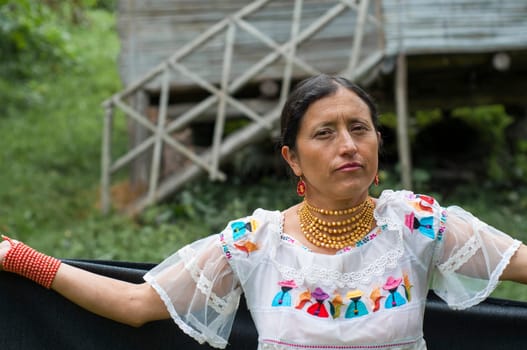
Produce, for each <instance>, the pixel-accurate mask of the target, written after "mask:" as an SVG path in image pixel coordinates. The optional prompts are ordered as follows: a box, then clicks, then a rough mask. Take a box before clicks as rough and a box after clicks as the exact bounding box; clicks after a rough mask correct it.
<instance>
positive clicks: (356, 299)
mask: <svg viewBox="0 0 527 350" xmlns="http://www.w3.org/2000/svg"><path fill="white" fill-rule="evenodd" d="M362 294H363V293H362V291H360V290H358V289H356V290H352V291H349V292H348V293H347V294H346V298H348V299H349V300H350V303H349V304H348V309H347V310H346V316H345V317H346V318H353V317H360V316H364V315H367V314H368V309H367V308H366V304H364V302H362V301H361V300H360V299H361V297H362Z"/></svg>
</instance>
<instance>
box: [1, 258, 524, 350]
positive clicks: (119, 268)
mask: <svg viewBox="0 0 527 350" xmlns="http://www.w3.org/2000/svg"><path fill="white" fill-rule="evenodd" d="M65 262H66V263H69V264H72V265H75V266H77V267H80V268H83V269H86V270H89V271H92V272H96V273H99V274H102V275H106V276H111V277H114V278H118V279H122V280H126V281H130V282H136V283H140V282H142V281H143V280H142V276H143V275H144V274H145V272H146V271H148V270H149V269H151V268H152V267H153V265H151V264H138V263H124V262H114V261H82V260H67V261H65ZM424 332H425V339H426V340H427V344H428V348H429V349H430V350H434V349H447V350H455V349H479V350H481V349H493V350H496V349H525V348H526V347H527V303H523V302H515V301H508V300H502V299H492V298H489V299H487V300H486V301H485V302H483V303H481V304H480V305H477V306H475V307H473V308H470V309H468V310H464V311H452V310H450V309H448V308H447V307H446V305H445V304H444V303H443V302H442V301H440V300H439V299H438V298H437V297H435V296H434V295H432V294H431V295H430V296H429V298H428V301H427V306H426V314H425V325H424ZM256 337H257V334H256V330H255V328H254V324H253V322H252V320H251V318H250V315H249V313H248V311H247V306H246V305H245V303H244V301H243V298H242V302H241V304H240V309H239V311H238V313H237V315H236V320H235V323H234V327H233V331H232V335H231V338H230V343H231V345H229V347H228V349H240V350H242V349H256ZM0 349H1V350H34V349H38V350H47V349H53V350H58V349H65V350H92V349H109V350H120V349H123V350H124V349H126V350H134V349H138V350H139V349H172V350H173V349H185V350H186V349H190V350H192V349H212V348H211V347H209V346H207V345H199V344H198V343H197V342H195V341H194V340H193V339H191V338H190V337H188V336H187V335H185V334H184V333H183V332H182V331H180V330H179V328H178V327H177V326H176V325H175V324H174V322H173V321H172V320H165V321H158V322H151V323H149V324H146V325H144V326H143V327H140V328H134V327H129V326H126V325H122V324H119V323H116V322H113V321H110V320H107V319H104V318H102V317H99V316H96V315H93V314H91V313H89V312H87V311H85V310H83V309H81V308H80V307H78V306H76V305H74V304H72V303H71V302H69V301H67V300H65V299H64V298H62V297H61V296H59V295H58V294H57V293H55V292H53V291H49V290H46V289H44V288H42V287H40V286H38V285H36V284H34V283H33V282H30V281H28V280H26V279H24V278H21V277H19V276H16V275H14V274H11V273H6V272H2V273H0Z"/></svg>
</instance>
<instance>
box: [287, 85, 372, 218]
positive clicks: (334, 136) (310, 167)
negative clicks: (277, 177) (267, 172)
mask: <svg viewBox="0 0 527 350" xmlns="http://www.w3.org/2000/svg"><path fill="white" fill-rule="evenodd" d="M379 141H380V134H379V133H378V132H377V131H376V130H375V127H374V125H373V122H372V119H371V115H370V111H369V109H368V106H367V105H366V103H365V102H364V101H362V100H361V99H360V98H359V97H358V96H357V95H356V94H355V93H354V92H352V91H349V90H347V89H346V88H343V87H339V89H338V90H337V92H336V93H335V94H333V95H331V96H327V97H324V98H322V99H320V100H318V101H315V102H314V103H313V104H311V105H310V106H309V108H308V109H307V110H306V113H305V115H304V117H303V118H302V121H301V124H300V128H299V131H298V135H297V139H296V149H295V150H292V149H291V148H289V147H288V146H284V147H283V148H282V155H283V157H284V159H285V160H286V161H287V162H288V164H289V166H290V167H291V169H292V170H293V172H294V173H295V175H296V176H302V177H303V179H304V181H305V183H306V188H307V189H306V198H307V199H308V200H309V201H310V202H311V203H312V204H314V205H318V206H320V207H325V208H330V207H334V206H336V205H338V204H337V203H336V202H342V204H343V205H344V204H345V205H355V204H356V203H359V202H361V201H363V200H364V199H365V198H366V196H367V195H368V188H369V186H370V185H371V183H372V182H373V179H374V177H375V174H376V173H377V166H378V151H379Z"/></svg>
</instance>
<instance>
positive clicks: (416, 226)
mask: <svg viewBox="0 0 527 350" xmlns="http://www.w3.org/2000/svg"><path fill="white" fill-rule="evenodd" d="M404 224H405V226H406V227H408V228H409V229H410V230H411V231H414V230H418V231H419V232H420V233H422V234H423V235H425V236H426V237H428V238H431V239H434V238H435V232H434V217H433V216H426V217H423V218H421V219H418V218H417V217H415V214H414V213H413V212H411V213H410V214H406V215H405V217H404Z"/></svg>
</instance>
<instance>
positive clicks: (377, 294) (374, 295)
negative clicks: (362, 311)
mask: <svg viewBox="0 0 527 350" xmlns="http://www.w3.org/2000/svg"><path fill="white" fill-rule="evenodd" d="M383 298H384V296H383V295H381V289H380V288H379V287H377V288H375V289H374V290H373V291H372V292H371V293H370V300H371V301H372V303H373V309H372V311H373V312H377V311H379V309H380V308H381V300H382V299H383Z"/></svg>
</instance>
